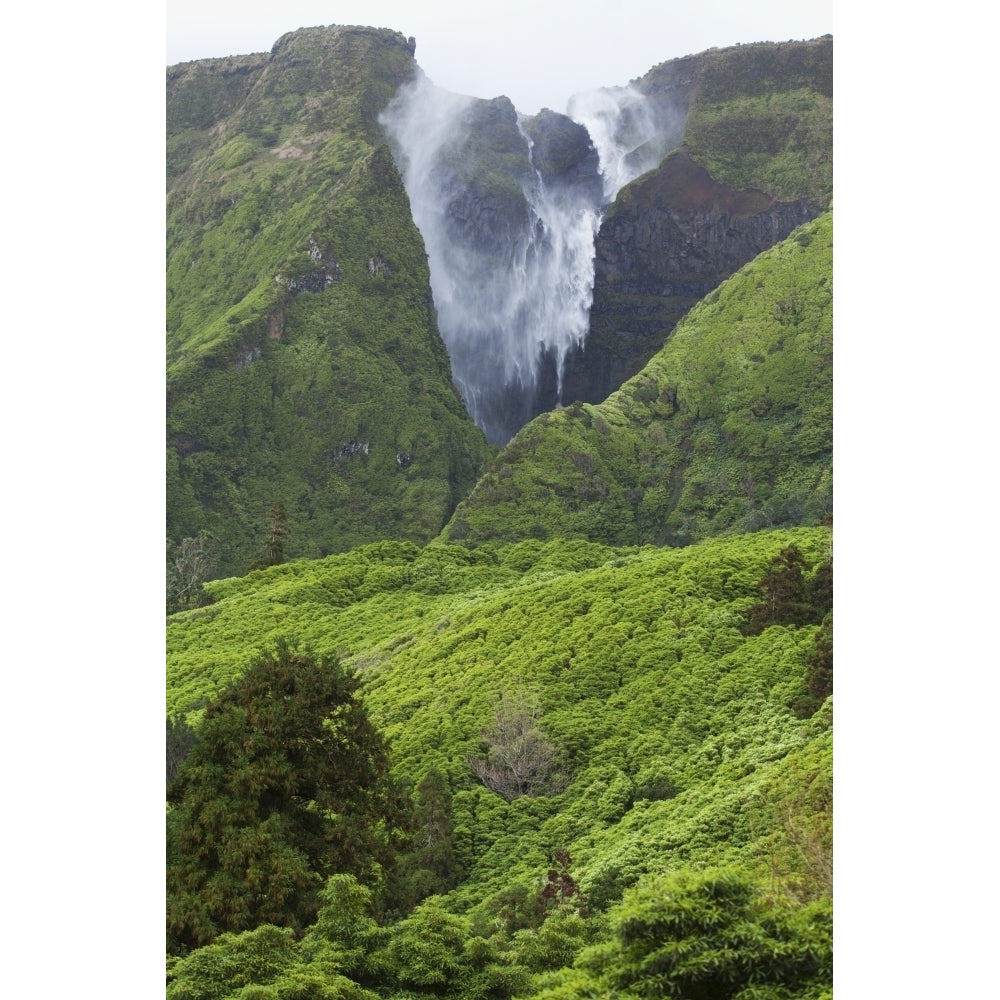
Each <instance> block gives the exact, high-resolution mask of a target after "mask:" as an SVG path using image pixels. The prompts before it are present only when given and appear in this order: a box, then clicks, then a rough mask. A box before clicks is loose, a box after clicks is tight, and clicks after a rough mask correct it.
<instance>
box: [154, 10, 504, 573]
mask: <svg viewBox="0 0 1000 1000" xmlns="http://www.w3.org/2000/svg"><path fill="white" fill-rule="evenodd" d="M414 72H415V63H414V62H413V57H412V50H411V46H410V45H409V44H408V43H407V42H406V41H405V39H403V37H402V36H401V35H399V34H398V33H396V32H392V31H388V30H381V29H380V30H376V29H370V28H356V29H354V28H352V29H305V30H302V31H297V32H294V33H292V34H290V35H286V36H285V37H284V38H283V39H281V40H279V41H278V43H277V44H276V45H275V48H274V50H273V52H272V53H271V55H270V56H259V57H243V58H239V59H228V60H206V61H204V62H197V63H189V64H182V65H181V66H177V67H172V68H171V69H169V70H168V73H167V93H168V104H167V108H168V169H169V173H168V187H169V190H168V198H167V212H168V215H167V408H168V411H167V537H168V540H169V541H170V542H171V543H172V544H173V545H174V546H175V547H176V546H180V545H181V543H182V540H183V539H185V538H186V539H197V540H198V541H199V543H200V544H202V545H203V548H204V549H205V550H206V559H207V562H208V563H209V564H210V569H211V572H210V573H209V574H208V575H216V576H226V575H230V574H233V573H241V572H245V571H246V570H247V569H248V568H249V567H250V565H251V564H252V563H253V562H254V561H255V560H258V559H260V558H262V556H263V552H264V546H265V542H266V537H267V532H268V511H269V510H270V509H271V508H272V507H273V506H274V505H276V504H281V505H283V507H284V511H285V515H286V517H287V522H288V527H289V529H290V537H289V539H288V542H287V545H286V555H291V556H322V555H325V554H327V553H330V552H337V551H344V550H347V549H350V548H352V547H354V546H356V545H359V544H363V543H366V542H371V541H375V540H377V539H381V538H386V537H394V538H405V539H411V540H413V541H416V542H424V541H427V540H428V539H430V538H432V537H433V536H434V535H436V534H437V533H438V532H439V531H440V530H441V527H442V525H443V524H444V523H445V521H446V520H447V518H448V516H449V515H450V513H451V512H452V510H453V509H454V506H455V504H456V503H457V501H458V500H459V499H460V498H461V497H462V496H463V495H464V494H465V493H466V492H467V491H468V489H469V488H470V487H471V486H472V484H473V483H474V482H475V479H476V477H477V475H478V474H479V472H480V471H481V468H482V465H483V463H484V461H485V459H486V458H487V456H488V455H489V454H490V453H491V449H490V448H489V446H488V445H487V443H486V441H485V438H484V437H483V435H482V433H481V432H480V431H479V430H478V428H476V427H475V426H474V425H473V423H472V421H471V419H470V418H469V417H468V415H467V414H466V412H465V408H464V406H463V404H462V402H461V400H460V398H459V397H458V395H457V393H456V392H455V390H454V388H453V387H452V385H451V370H450V365H449V361H448V357H447V353H446V351H445V348H444V345H443V343H442V341H441V339H440V335H439V334H438V331H437V326H436V321H435V318H434V313H433V307H432V304H431V302H430V298H429V272H428V268H427V261H426V257H425V254H424V248H423V242H422V240H421V238H420V234H419V233H418V231H417V229H416V227H415V226H414V224H413V222H412V220H411V218H410V213H409V202H408V200H407V197H406V193H405V191H404V189H403V185H402V182H401V180H400V178H399V175H398V173H397V171H396V169H395V166H394V165H393V162H392V158H391V156H390V155H389V152H388V150H387V149H386V148H385V146H384V145H383V144H382V137H381V133H380V131H379V128H378V124H377V121H376V118H377V115H378V112H379V111H380V110H381V109H382V107H384V105H385V103H387V102H388V100H389V99H390V98H391V97H392V95H393V94H394V93H395V91H396V89H397V87H398V86H399V84H400V83H402V82H403V81H404V80H406V79H409V77H410V76H411V75H412V74H413V73H414Z"/></svg>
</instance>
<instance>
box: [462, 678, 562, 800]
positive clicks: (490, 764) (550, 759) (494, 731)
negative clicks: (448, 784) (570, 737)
mask: <svg viewBox="0 0 1000 1000" xmlns="http://www.w3.org/2000/svg"><path fill="white" fill-rule="evenodd" d="M540 715H541V709H540V707H539V705H538V700H537V699H536V698H535V697H534V696H532V695H531V694H530V693H529V692H528V691H527V690H526V689H525V688H524V685H523V683H520V682H519V683H518V685H517V687H516V688H515V690H513V691H503V692H501V694H500V700H499V701H498V702H497V704H496V706H495V707H494V709H493V719H492V721H491V722H490V724H489V725H488V726H486V727H485V728H484V729H483V731H482V736H483V739H484V740H485V742H486V746H487V751H486V753H485V754H483V755H473V756H471V757H470V758H469V766H470V767H471V768H472V770H473V771H474V772H475V774H476V777H478V778H479V780H480V781H481V782H482V783H483V784H484V785H485V786H486V787H487V788H489V789H491V790H492V791H494V792H496V793H497V794H499V795H502V796H503V797H504V798H505V799H506V800H507V801H508V802H510V801H511V800H513V799H516V798H517V797H518V796H520V795H530V794H538V793H540V792H545V791H549V790H552V788H553V779H554V776H555V775H554V771H555V752H554V750H553V749H552V744H551V743H549V741H548V740H547V739H546V738H545V735H544V733H543V732H542V730H541V728H540V726H539V717H540Z"/></svg>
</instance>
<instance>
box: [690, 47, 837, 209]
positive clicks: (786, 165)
mask: <svg viewBox="0 0 1000 1000" xmlns="http://www.w3.org/2000/svg"><path fill="white" fill-rule="evenodd" d="M701 58H702V59H703V63H702V72H701V74H700V78H699V81H698V85H697V87H696V88H695V93H694V99H693V101H692V103H691V108H690V112H689V115H688V120H687V125H686V129H685V135H684V141H685V143H686V145H687V147H688V150H689V151H690V153H691V155H692V156H693V157H695V159H697V160H698V162H700V163H701V164H702V165H703V166H704V167H706V168H707V169H708V170H709V172H710V173H711V174H712V176H713V177H715V178H717V179H718V180H720V181H722V182H724V183H726V184H728V185H729V186H730V187H733V188H737V189H743V188H750V187H753V188H759V189H761V190H763V191H767V192H768V193H769V194H772V195H774V196H775V197H776V198H781V199H783V200H785V201H791V200H794V199H797V198H810V199H812V200H814V201H816V202H817V203H818V204H820V205H828V204H829V202H830V198H831V197H832V192H833V38H832V36H825V37H824V38H817V39H814V40H813V41H809V42H782V43H771V42H761V43H758V44H754V45H738V46H735V47H732V48H727V49H720V50H715V51H711V52H707V53H705V54H704V56H703V57H701Z"/></svg>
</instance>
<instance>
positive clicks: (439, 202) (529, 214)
mask: <svg viewBox="0 0 1000 1000" xmlns="http://www.w3.org/2000/svg"><path fill="white" fill-rule="evenodd" d="M655 119H656V116H655V115H654V113H653V110H652V108H651V107H650V105H649V102H648V101H647V99H646V98H644V97H643V96H642V95H641V94H640V93H639V92H638V91H636V90H634V89H632V88H627V87H624V88H623V87H616V88H606V89H602V90H597V91H592V92H588V93H585V94H579V95H576V96H575V97H573V98H571V100H570V103H569V116H564V115H559V114H556V113H555V112H551V111H543V112H541V113H540V114H539V115H536V116H532V117H527V116H524V115H520V114H518V113H517V111H516V109H515V108H514V107H513V105H512V104H511V103H510V102H509V101H508V100H507V99H506V98H497V99H495V100H493V101H484V100H481V99H477V98H471V97H465V96H462V95H458V94H454V93H451V92H449V91H446V90H443V89H441V88H439V87H436V86H435V85H434V84H433V83H431V81H430V80H429V79H427V77H426V76H424V75H423V74H420V75H419V76H418V78H417V79H416V80H414V81H413V82H412V83H409V84H406V85H404V86H403V87H402V88H401V89H400V91H399V93H398V94H397V95H396V97H395V98H394V99H393V101H392V102H391V103H390V104H389V106H388V108H387V109H386V110H385V111H384V112H383V114H382V115H381V117H380V123H381V124H382V126H383V128H384V130H385V132H386V135H387V137H388V139H389V142H390V145H391V147H392V150H393V155H394V157H395V159H396V162H397V165H398V167H399V168H400V171H401V173H402V175H403V179H404V184H405V186H406V191H407V194H408V196H409V199H410V206H411V211H412V214H413V219H414V221H415V223H416V225H417V227H418V228H419V230H420V232H421V235H422V236H423V239H424V243H425V246H426V249H427V254H428V258H429V264H430V273H431V289H432V292H433V296H434V304H435V307H436V309H437V320H438V328H439V330H440V332H441V336H442V338H443V340H444V342H445V345H446V347H447V349H448V354H449V356H450V359H451V366H452V374H453V378H454V381H455V384H456V386H457V387H458V389H459V391H460V393H461V394H462V398H463V399H464V401H465V405H466V407H467V409H468V410H469V412H470V414H471V415H472V417H473V419H474V420H475V421H476V423H477V424H478V425H479V426H480V427H481V428H482V429H483V430H484V432H485V433H486V436H487V438H488V439H489V440H490V441H491V443H493V444H496V445H503V444H506V443H507V441H509V440H510V438H511V437H512V436H513V435H514V434H515V433H516V432H517V430H518V429H519V428H520V427H521V426H522V425H523V424H524V423H526V422H527V421H528V420H530V419H531V418H532V417H534V416H536V415H537V414H538V413H540V412H543V411H545V410H548V409H551V408H553V407H554V406H557V405H559V404H560V403H562V402H563V400H562V383H563V371H564V368H565V362H566V358H567V356H568V355H569V353H570V352H571V351H574V350H578V349H580V348H582V347H584V344H585V340H586V336H587V330H588V326H589V317H590V307H591V303H592V300H593V289H594V240H595V237H596V235H597V232H598V230H599V228H600V224H601V219H602V217H603V213H604V211H605V209H606V207H607V206H608V205H609V204H610V203H611V202H612V201H613V200H614V198H615V197H616V195H617V194H618V192H619V190H620V189H621V188H622V187H623V186H624V185H625V184H627V183H628V182H629V181H631V180H632V179H634V178H635V177H637V176H639V174H641V173H643V172H645V171H646V170H648V169H650V168H652V167H653V166H655V165H656V164H657V163H658V162H659V158H660V157H662V155H663V154H662V151H661V150H660V148H659V146H658V144H657V143H656V142H655V141H654V140H655V138H656V136H657V135H658V134H659V133H661V132H662V126H661V125H660V124H658V123H657V121H656V120H655ZM574 122H575V123H574Z"/></svg>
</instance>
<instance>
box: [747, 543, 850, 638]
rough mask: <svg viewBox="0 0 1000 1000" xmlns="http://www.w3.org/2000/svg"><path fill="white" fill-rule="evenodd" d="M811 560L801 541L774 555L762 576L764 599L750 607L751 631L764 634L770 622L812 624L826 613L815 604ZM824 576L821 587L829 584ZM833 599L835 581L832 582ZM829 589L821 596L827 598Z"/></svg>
mask: <svg viewBox="0 0 1000 1000" xmlns="http://www.w3.org/2000/svg"><path fill="white" fill-rule="evenodd" d="M807 567H808V563H807V562H806V557H805V556H804V555H803V554H802V552H801V550H800V549H799V547H798V546H797V545H789V546H788V547H787V548H784V549H782V550H781V552H780V553H779V554H778V555H776V556H774V557H773V558H772V559H771V565H770V567H769V568H768V571H767V572H766V573H765V574H764V576H763V577H762V578H761V579H760V582H759V583H758V584H757V589H758V590H759V591H760V592H761V594H762V596H763V600H762V602H761V603H760V604H755V605H754V606H753V607H752V608H751V609H750V620H749V622H748V624H747V629H746V631H747V633H748V634H749V635H760V633H761V632H763V631H764V629H766V628H767V627H768V626H769V625H809V624H811V623H815V622H818V621H819V620H820V619H821V618H822V617H823V614H824V611H820V612H819V613H818V614H817V612H816V608H815V607H814V604H813V592H812V591H813V588H812V586H811V581H810V580H809V579H808V578H807V577H806V573H805V571H806V569H807ZM825 584H826V578H825V577H824V578H823V581H822V584H821V588H822V587H823V586H825ZM830 595H831V597H830V599H831V600H832V582H831V583H830ZM825 597H826V594H825V590H824V589H821V590H820V600H821V601H823V600H825Z"/></svg>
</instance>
